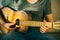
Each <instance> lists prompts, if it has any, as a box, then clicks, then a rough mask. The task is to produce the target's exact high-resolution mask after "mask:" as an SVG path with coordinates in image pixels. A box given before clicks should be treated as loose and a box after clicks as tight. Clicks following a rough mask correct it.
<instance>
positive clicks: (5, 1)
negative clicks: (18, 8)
mask: <svg viewBox="0 0 60 40" xmlns="http://www.w3.org/2000/svg"><path fill="white" fill-rule="evenodd" d="M10 2H11V0H1V1H0V4H1V5H2V6H3V7H4V6H7V5H9V3H10Z"/></svg>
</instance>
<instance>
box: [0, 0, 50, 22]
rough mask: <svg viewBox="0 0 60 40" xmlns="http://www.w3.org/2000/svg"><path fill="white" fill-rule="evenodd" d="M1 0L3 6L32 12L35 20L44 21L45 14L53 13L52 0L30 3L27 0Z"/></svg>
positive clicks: (39, 0)
mask: <svg viewBox="0 0 60 40" xmlns="http://www.w3.org/2000/svg"><path fill="white" fill-rule="evenodd" d="M0 2H1V4H2V6H3V7H5V6H7V7H10V8H13V9H14V10H16V11H26V12H30V13H31V15H32V20H34V21H43V19H44V17H45V15H47V14H49V13H51V3H50V0H38V1H37V2H36V3H34V4H31V3H28V2H27V0H2V1H0Z"/></svg>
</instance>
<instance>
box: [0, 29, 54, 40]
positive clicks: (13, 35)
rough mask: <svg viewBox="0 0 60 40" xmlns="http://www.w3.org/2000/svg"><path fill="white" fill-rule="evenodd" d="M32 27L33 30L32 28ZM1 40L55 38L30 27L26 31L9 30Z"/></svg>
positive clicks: (48, 39)
mask: <svg viewBox="0 0 60 40" xmlns="http://www.w3.org/2000/svg"><path fill="white" fill-rule="evenodd" d="M33 29H34V30H33ZM1 40H55V39H54V38H53V37H52V36H51V35H49V34H48V33H45V34H42V33H40V31H39V30H38V29H35V28H32V29H30V30H29V31H28V32H27V33H19V32H10V33H8V34H7V35H4V36H3V37H2V38H1Z"/></svg>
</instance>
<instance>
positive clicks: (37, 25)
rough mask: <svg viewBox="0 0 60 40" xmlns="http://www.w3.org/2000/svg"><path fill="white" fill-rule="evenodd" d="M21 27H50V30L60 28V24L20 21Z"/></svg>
mask: <svg viewBox="0 0 60 40" xmlns="http://www.w3.org/2000/svg"><path fill="white" fill-rule="evenodd" d="M20 25H24V26H31V27H41V26H42V25H44V26H48V27H49V28H55V29H59V28H60V22H46V23H44V22H38V21H20Z"/></svg>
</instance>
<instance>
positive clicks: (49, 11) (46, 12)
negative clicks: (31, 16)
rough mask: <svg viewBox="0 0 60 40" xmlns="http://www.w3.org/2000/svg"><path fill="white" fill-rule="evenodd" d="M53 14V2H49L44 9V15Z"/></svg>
mask: <svg viewBox="0 0 60 40" xmlns="http://www.w3.org/2000/svg"><path fill="white" fill-rule="evenodd" d="M50 13H51V0H47V1H46V4H45V7H44V15H47V14H50Z"/></svg>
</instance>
